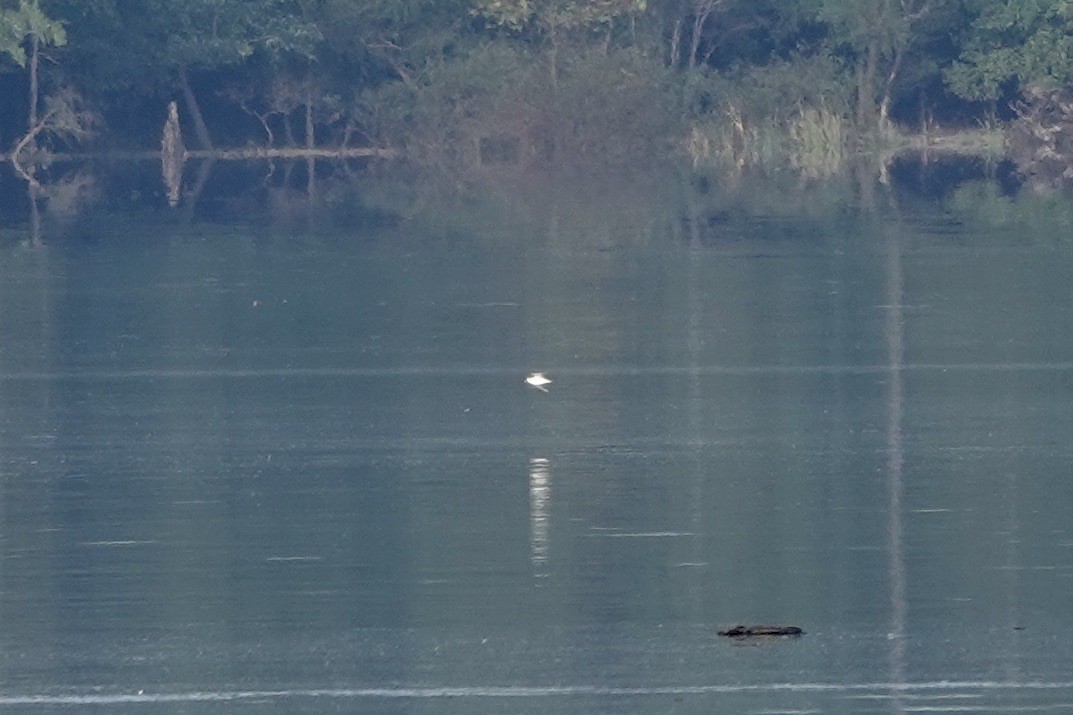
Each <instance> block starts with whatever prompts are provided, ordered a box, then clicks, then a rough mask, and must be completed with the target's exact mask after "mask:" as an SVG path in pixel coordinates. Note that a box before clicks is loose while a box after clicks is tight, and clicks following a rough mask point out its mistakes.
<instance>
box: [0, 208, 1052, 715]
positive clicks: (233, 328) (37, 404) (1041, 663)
mask: <svg viewBox="0 0 1073 715" xmlns="http://www.w3.org/2000/svg"><path fill="white" fill-rule="evenodd" d="M972 191H975V192H976V194H975V196H976V198H975V199H973V195H965V194H962V195H960V198H959V197H957V196H955V197H953V198H950V199H949V200H947V201H945V202H922V201H905V200H903V201H902V204H901V205H899V207H898V208H892V207H891V206H889V205H887V203H889V202H887V200H886V199H882V197H881V198H880V199H879V203H881V204H883V205H884V206H885V208H883V209H882V210H874V211H873V210H869V209H868V207H867V206H862V201H861V200H860V197H857V199H853V200H849V199H847V200H846V201H845V202H844V203H840V202H839V201H835V200H832V201H831V202H829V203H827V204H824V205H823V206H817V203H818V202H819V199H816V200H815V201H814V200H812V199H809V198H808V197H805V198H804V199H802V200H800V201H798V202H797V204H795V205H794V206H791V207H784V204H785V201H786V199H785V196H784V197H783V198H782V199H779V194H778V193H777V192H776V193H775V194H773V195H770V196H767V197H766V198H764V197H760V198H756V197H754V199H753V200H752V203H748V205H746V203H747V202H746V203H743V200H730V199H724V198H720V197H719V196H716V195H715V194H705V193H704V191H700V192H698V193H697V194H696V195H693V196H691V197H690V196H686V197H685V198H682V197H679V198H678V199H674V200H671V199H666V200H665V199H663V198H660V197H650V202H649V203H647V204H646V203H644V201H640V200H635V198H636V197H632V195H627V196H625V197H621V198H617V199H616V198H612V199H608V200H607V201H606V202H605V203H603V204H599V202H595V201H591V202H590V201H589V199H588V197H587V196H586V195H585V194H584V192H578V193H576V194H573V195H572V194H571V193H570V192H569V191H564V192H561V193H560V194H559V195H558V198H555V199H549V200H546V201H545V200H543V199H538V198H534V197H533V196H527V197H524V199H523V198H520V197H517V196H515V197H513V198H511V197H509V196H506V194H504V196H502V197H496V198H494V199H490V200H489V202H490V203H495V204H496V205H498V206H499V207H500V208H499V209H498V210H497V211H484V209H478V208H472V209H470V212H469V213H468V214H467V213H466V212H465V211H462V212H461V213H456V214H448V213H447V212H440V211H438V210H437V211H432V210H420V211H419V210H416V209H415V211H414V212H413V213H412V214H411V215H409V216H401V217H399V216H396V217H394V218H388V219H384V220H376V221H356V222H354V224H353V225H351V226H349V227H347V226H346V225H343V224H341V225H340V226H338V227H335V228H332V229H331V230H327V229H323V228H321V229H318V230H315V231H312V230H299V229H287V228H279V223H273V224H271V226H268V224H265V223H261V222H257V221H253V222H250V221H248V220H244V221H243V222H231V221H223V220H213V221H209V220H200V221H198V220H195V221H191V222H183V221H181V220H178V219H177V218H176V214H173V213H163V212H162V213H145V212H141V213H139V214H137V215H131V216H127V217H121V216H115V215H112V216H111V217H109V218H98V219H95V220H89V219H86V220H83V221H80V222H79V224H78V226H77V227H75V228H71V227H70V226H68V227H67V228H66V229H65V230H64V231H62V232H59V233H58V234H57V235H53V236H52V237H47V236H46V238H45V240H44V241H43V245H40V246H32V245H29V244H27V243H26V242H25V241H22V240H21V239H20V236H25V231H24V230H9V231H8V232H7V233H5V234H4V235H5V236H7V237H8V240H6V242H4V243H0V707H2V708H3V709H4V710H5V711H7V710H20V709H25V710H30V711H40V710H54V709H61V708H69V709H74V710H81V709H84V708H86V707H87V706H88V705H93V704H96V705H99V706H104V707H105V708H107V709H109V710H120V709H121V710H125V711H153V712H171V711H177V712H209V711H215V710H225V709H226V710H233V709H236V708H237V709H244V710H249V711H255V712H297V711H303V712H326V711H339V712H407V713H409V712H437V713H439V712H459V713H472V712H488V713H501V712H540V713H547V712H590V713H591V712H608V713H618V712H652V713H670V712H682V713H693V712H695V713H712V712H728V713H730V712H733V713H775V712H838V713H872V712H919V711H926V712H945V711H950V712H988V711H993V712H1010V711H1012V710H1015V709H1019V710H1027V711H1031V710H1037V709H1038V710H1053V709H1059V708H1073V676H1071V672H1073V636H1071V634H1073V629H1071V625H1070V624H1071V622H1073V599H1071V598H1070V593H1071V591H1073V509H1071V506H1073V293H1071V286H1073V241H1070V240H1069V235H1070V234H1069V226H1068V223H1067V222H1066V218H1065V217H1067V216H1068V214H1067V213H1065V214H1063V213H1062V211H1066V212H1068V207H1065V208H1062V207H1061V206H1059V207H1058V208H1055V207H1054V206H1052V207H1051V208H1050V209H1048V208H1047V206H1043V205H1029V206H1028V207H1027V208H1025V207H1024V206H1023V205H1022V204H1020V203H1016V202H1012V201H1010V200H1008V199H1006V198H1003V197H1001V196H1000V195H999V194H997V193H988V191H991V190H990V189H986V188H977V189H971V190H970V194H971V193H972ZM744 193H745V194H746V195H748V193H749V192H744ZM675 201H678V203H674V202H675ZM764 201H767V202H769V203H768V204H764ZM974 201H975V203H974ZM661 202H669V203H668V204H666V205H665V204H664V203H661ZM698 202H699V203H698ZM885 202H886V203H885ZM959 202H960V203H959ZM821 203H822V202H821ZM672 204H673V205H672ZM905 204H908V206H906V205H905ZM668 206H669V208H668ZM1049 210H1053V211H1055V212H1057V214H1056V215H1057V218H1053V220H1052V219H1051V218H1049V217H1048V215H1047V214H1046V212H1047V211H1049ZM246 218H248V217H246ZM1063 228H1064V230H1065V232H1064V233H1063ZM12 237H14V238H12ZM533 370H545V371H547V372H548V374H549V375H550V376H551V377H552V379H553V380H554V382H553V383H552V384H551V385H550V386H549V387H550V391H549V392H548V393H547V394H545V393H542V392H539V391H537V390H534V389H531V388H529V387H527V386H526V385H525V384H524V383H523V378H524V377H525V376H526V374H527V373H528V372H530V371H533ZM754 623H772V624H786V625H796V626H800V627H802V628H803V629H804V630H805V631H806V634H805V635H804V636H802V637H801V638H797V639H776V640H774V641H771V642H763V643H735V642H731V641H728V640H727V639H724V638H719V637H718V636H717V635H716V632H717V631H718V630H720V629H722V628H726V627H728V626H732V625H735V624H754Z"/></svg>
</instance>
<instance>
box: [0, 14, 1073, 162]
mask: <svg viewBox="0 0 1073 715" xmlns="http://www.w3.org/2000/svg"><path fill="white" fill-rule="evenodd" d="M42 47H44V48H47V59H48V62H45V63H42V64H41V65H40V72H41V77H40V78H38V77H37V76H36V74H35V75H34V76H33V77H32V78H31V77H30V73H29V70H28V69H27V68H26V66H27V64H28V62H27V58H28V57H29V53H31V52H37V51H39V50H40V49H41V48H42ZM0 68H2V69H3V74H0V79H2V78H3V77H5V76H6V78H7V79H5V80H4V81H2V82H0V93H3V95H4V96H2V97H0V107H3V110H0V136H2V137H6V138H5V139H3V145H4V148H5V150H6V149H7V147H8V146H10V144H11V143H12V140H13V137H14V138H15V139H16V140H17V138H18V136H20V134H19V132H20V131H23V128H24V127H25V126H26V121H25V119H26V116H27V114H28V110H32V111H36V103H37V98H36V95H37V93H38V91H40V93H41V94H42V97H47V96H48V95H50V94H56V93H59V92H60V91H61V89H62V90H63V91H66V92H68V93H70V92H72V91H77V93H78V94H79V95H80V96H81V98H82V100H83V101H84V102H85V103H86V105H87V106H89V107H92V108H94V109H95V110H96V112H97V113H98V114H99V115H100V116H102V117H103V118H104V119H105V126H106V127H112V131H111V132H110V133H109V132H107V131H106V132H104V134H103V136H104V137H106V138H109V139H110V141H111V142H112V143H118V144H124V143H126V144H130V143H132V141H133V140H127V139H125V137H142V136H149V135H151V131H155V128H156V127H158V126H159V125H160V124H161V123H162V120H163V116H164V107H165V105H166V102H167V101H168V100H170V99H176V100H178V101H179V102H180V105H181V107H182V115H183V122H184V124H185V125H186V126H187V127H188V128H191V129H192V130H193V131H194V133H195V136H196V137H197V139H196V140H197V141H198V142H199V143H201V144H202V145H205V146H212V145H213V144H214V139H213V138H214V137H220V140H221V141H225V142H227V143H241V142H249V141H254V142H267V143H269V144H275V145H277V146H278V145H280V144H305V145H306V146H312V145H314V144H317V145H324V144H329V145H343V144H347V143H363V144H390V145H392V146H396V147H401V148H404V149H406V150H407V151H408V153H410V154H411V155H413V156H416V157H421V158H423V159H425V160H430V161H444V162H448V163H452V164H457V163H458V162H462V163H465V164H470V165H486V164H489V163H492V164H494V163H497V162H499V163H512V164H519V163H521V164H524V165H528V164H531V163H539V162H544V161H556V160H561V159H564V158H569V157H588V156H592V157H595V156H600V157H617V158H619V159H627V160H628V159H629V158H630V157H635V158H636V157H640V156H643V155H645V154H647V153H662V154H665V153H667V151H675V150H677V151H679V152H681V151H682V150H686V151H688V152H689V153H690V154H692V156H693V158H694V160H704V159H707V158H720V159H723V160H728V161H730V162H732V163H738V164H744V163H749V162H751V161H757V160H759V158H761V157H762V156H765V155H767V154H772V155H775V154H778V155H782V156H785V157H789V158H790V160H791V163H794V162H796V163H799V164H808V163H810V162H812V161H816V160H819V161H820V163H823V162H825V161H827V159H829V158H831V157H836V156H841V155H842V154H844V153H845V152H850V151H855V150H856V148H859V146H860V143H861V142H862V141H865V138H867V137H872V140H873V141H874V140H875V138H876V137H882V136H888V135H891V133H892V132H894V131H895V128H896V126H897V124H898V123H901V124H903V125H908V124H916V123H918V122H919V121H920V120H921V117H922V116H924V115H926V114H933V113H934V114H939V115H941V116H943V117H946V118H954V119H958V120H959V121H962V122H965V123H971V120H972V119H973V114H972V113H973V112H980V111H984V110H983V109H980V108H979V106H980V105H976V104H973V103H972V102H973V101H976V100H981V99H987V100H1005V101H1010V100H1014V99H1016V98H1017V97H1018V96H1019V95H1020V94H1021V93H1022V92H1023V91H1027V90H1028V89H1029V88H1030V87H1031V86H1033V85H1037V84H1040V83H1047V84H1057V85H1068V84H1070V83H1073V1H1071V0H647V2H646V0H0ZM34 72H35V73H36V72H37V66H36V64H35V67H34ZM16 77H17V79H15V78H16ZM39 79H40V90H39V89H38V87H37V85H36V83H37V82H38V80H39ZM31 81H32V82H33V83H35V84H34V87H33V88H32V92H33V93H34V96H33V97H32V98H30V99H27V97H28V96H29V94H28V92H27V88H28V83H30V82H31ZM31 116H32V115H31ZM31 125H32V122H31ZM139 130H140V131H141V133H140V134H139ZM44 135H45V133H43V134H42V136H43V137H44ZM855 143H856V144H855ZM817 152H818V153H817Z"/></svg>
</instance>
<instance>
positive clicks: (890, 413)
mask: <svg viewBox="0 0 1073 715" xmlns="http://www.w3.org/2000/svg"><path fill="white" fill-rule="evenodd" d="M903 293H904V290H903V277H902V247H901V236H900V234H899V233H898V232H897V231H896V232H895V233H893V234H892V235H891V237H890V241H889V245H888V251H887V315H886V320H885V322H884V331H883V332H884V336H885V338H886V342H887V370H888V374H889V378H890V379H889V394H888V397H887V470H886V472H887V497H888V504H887V508H888V510H889V518H888V521H887V544H888V549H889V559H890V562H889V567H888V568H889V578H890V604H891V625H890V634H889V637H890V639H891V652H890V682H891V683H894V684H900V683H903V682H904V681H905V623H906V615H907V611H908V603H907V601H906V596H907V594H906V591H907V588H906V573H905V547H904V544H903V543H902V534H903V526H902V499H903V496H904V491H905V485H904V483H903V469H904V463H905V453H904V444H903V441H902V417H903V411H904V401H905V386H904V384H903V367H904V358H905V344H904V343H905V315H904V308H903ZM894 695H895V697H894V699H893V700H892V705H893V709H894V710H895V711H896V712H901V711H903V710H904V703H903V702H902V700H901V691H900V690H899V691H898V692H896V693H894Z"/></svg>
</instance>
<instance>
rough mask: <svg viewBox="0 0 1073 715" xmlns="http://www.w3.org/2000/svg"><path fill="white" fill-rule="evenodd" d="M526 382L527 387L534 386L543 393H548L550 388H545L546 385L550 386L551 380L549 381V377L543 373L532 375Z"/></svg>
mask: <svg viewBox="0 0 1073 715" xmlns="http://www.w3.org/2000/svg"><path fill="white" fill-rule="evenodd" d="M525 382H526V384H527V385H532V386H533V387H535V388H536V389H538V390H540V391H541V392H547V391H548V388H546V387H544V385H547V384H549V383H550V382H551V380H549V379H548V377H547V375H545V374H544V373H542V372H534V373H532V374H530V375H529V377H527V378H525Z"/></svg>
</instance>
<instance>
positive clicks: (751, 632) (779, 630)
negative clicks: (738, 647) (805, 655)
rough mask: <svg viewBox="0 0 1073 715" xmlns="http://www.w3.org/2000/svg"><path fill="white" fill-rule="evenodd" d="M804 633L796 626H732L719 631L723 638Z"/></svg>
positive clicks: (791, 635) (789, 635)
mask: <svg viewBox="0 0 1073 715" xmlns="http://www.w3.org/2000/svg"><path fill="white" fill-rule="evenodd" d="M804 634H805V632H804V631H803V630H801V629H800V628H798V627H797V626H734V627H733V628H727V629H726V630H725V631H719V635H721V636H723V637H724V638H767V637H797V636H801V635H804Z"/></svg>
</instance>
